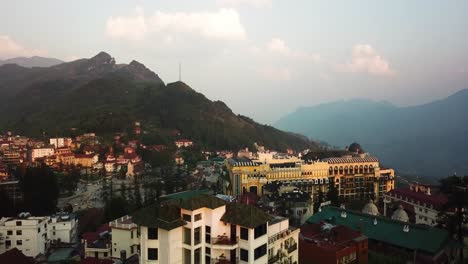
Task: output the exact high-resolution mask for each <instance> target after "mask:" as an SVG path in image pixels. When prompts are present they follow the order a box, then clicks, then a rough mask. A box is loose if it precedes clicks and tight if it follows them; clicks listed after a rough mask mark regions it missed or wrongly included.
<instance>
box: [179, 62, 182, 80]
mask: <svg viewBox="0 0 468 264" xmlns="http://www.w3.org/2000/svg"><path fill="white" fill-rule="evenodd" d="M181 81H182V63H181V62H180V61H179V82H181Z"/></svg>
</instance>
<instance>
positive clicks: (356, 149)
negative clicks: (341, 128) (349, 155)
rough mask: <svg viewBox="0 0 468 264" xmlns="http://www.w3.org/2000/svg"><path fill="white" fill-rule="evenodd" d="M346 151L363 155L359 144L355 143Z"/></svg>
mask: <svg viewBox="0 0 468 264" xmlns="http://www.w3.org/2000/svg"><path fill="white" fill-rule="evenodd" d="M348 151H350V152H354V153H364V149H362V147H361V145H359V143H356V142H354V143H352V144H351V145H349V148H348Z"/></svg>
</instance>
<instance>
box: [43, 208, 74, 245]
mask: <svg viewBox="0 0 468 264" xmlns="http://www.w3.org/2000/svg"><path fill="white" fill-rule="evenodd" d="M77 229H78V220H77V219H76V217H75V215H74V214H67V213H58V214H56V215H53V216H51V218H50V220H49V226H48V228H47V231H48V234H49V239H51V240H56V241H57V242H59V241H60V242H63V243H75V242H77V238H78V237H77V235H78V234H77Z"/></svg>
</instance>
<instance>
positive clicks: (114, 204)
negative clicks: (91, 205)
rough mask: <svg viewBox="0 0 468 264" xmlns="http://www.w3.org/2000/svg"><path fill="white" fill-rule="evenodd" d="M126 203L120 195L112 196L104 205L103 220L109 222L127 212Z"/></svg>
mask: <svg viewBox="0 0 468 264" xmlns="http://www.w3.org/2000/svg"><path fill="white" fill-rule="evenodd" d="M127 208H128V203H127V201H126V200H124V199H123V198H122V197H114V198H112V199H111V200H109V202H107V203H106V205H105V207H104V215H105V221H106V222H109V221H112V220H115V219H117V218H119V217H122V216H124V215H126V214H128V212H129V211H128V209H127Z"/></svg>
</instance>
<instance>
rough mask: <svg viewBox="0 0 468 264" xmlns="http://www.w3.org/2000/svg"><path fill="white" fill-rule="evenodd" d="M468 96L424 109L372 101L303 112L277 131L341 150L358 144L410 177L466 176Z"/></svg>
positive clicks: (460, 94) (280, 124)
mask: <svg viewBox="0 0 468 264" xmlns="http://www.w3.org/2000/svg"><path fill="white" fill-rule="evenodd" d="M466 116H468V90H461V91H459V92H457V93H455V94H453V95H451V96H449V97H448V98H445V99H442V100H438V101H434V102H431V103H428V104H424V105H419V106H411V107H396V106H394V105H392V104H390V103H388V102H375V101H370V100H350V101H339V102H334V103H329V104H322V105H318V106H313V107H302V108H299V109H298V110H297V111H295V112H294V113H291V114H289V115H287V116H285V117H283V118H281V119H280V120H279V121H278V122H276V127H279V128H283V129H286V130H289V131H294V132H296V133H302V134H304V135H308V136H313V137H314V138H316V139H320V140H323V141H326V142H328V143H330V144H332V145H337V146H340V147H344V146H347V145H348V144H350V143H351V142H355V141H357V142H359V143H360V144H361V145H362V146H363V148H364V149H366V150H367V151H369V152H371V153H373V154H375V155H377V156H378V157H379V158H380V159H381V160H382V161H383V162H384V164H386V165H387V166H392V167H394V168H395V169H397V171H398V172H400V173H402V174H408V175H419V176H430V177H441V176H447V175H452V174H453V173H454V172H457V173H459V174H468V153H467V150H468V137H467V135H468V124H467V122H466V121H467V119H466Z"/></svg>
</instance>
